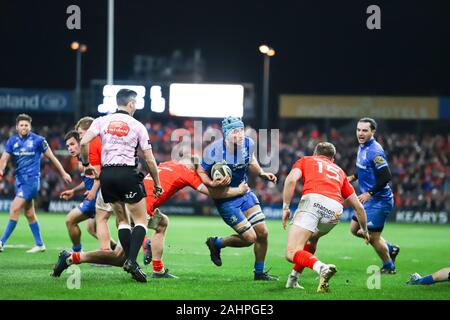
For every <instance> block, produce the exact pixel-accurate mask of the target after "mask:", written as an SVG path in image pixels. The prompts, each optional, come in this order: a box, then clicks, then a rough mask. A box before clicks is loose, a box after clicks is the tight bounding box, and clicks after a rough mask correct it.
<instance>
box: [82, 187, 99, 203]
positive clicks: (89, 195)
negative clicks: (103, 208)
mask: <svg viewBox="0 0 450 320" xmlns="http://www.w3.org/2000/svg"><path fill="white" fill-rule="evenodd" d="M96 194H97V192H94V191H93V190H92V189H91V190H87V191H86V192H85V193H84V198H85V199H86V200H89V201H91V200H94V199H95V195H96Z"/></svg>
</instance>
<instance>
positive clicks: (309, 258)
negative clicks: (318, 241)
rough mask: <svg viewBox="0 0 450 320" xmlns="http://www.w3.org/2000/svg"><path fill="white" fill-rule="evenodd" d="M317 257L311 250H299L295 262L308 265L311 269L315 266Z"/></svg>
mask: <svg viewBox="0 0 450 320" xmlns="http://www.w3.org/2000/svg"><path fill="white" fill-rule="evenodd" d="M317 260H319V259H317V258H316V257H315V256H314V255H313V254H312V253H311V252H308V251H305V250H298V251H297V252H296V253H295V255H294V262H295V264H296V265H299V266H302V267H308V268H310V269H312V268H313V266H314V263H316V262H317Z"/></svg>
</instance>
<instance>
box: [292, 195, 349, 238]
mask: <svg viewBox="0 0 450 320" xmlns="http://www.w3.org/2000/svg"><path fill="white" fill-rule="evenodd" d="M342 210H343V207H342V204H340V203H339V202H337V201H335V200H333V199H330V198H328V197H326V196H324V195H321V194H317V193H309V194H307V195H304V196H303V197H302V199H301V200H300V203H299V204H298V208H297V210H296V211H295V214H294V218H293V219H292V224H294V225H296V226H298V227H301V228H304V229H306V230H309V231H311V232H317V231H320V232H322V233H328V232H329V231H330V230H331V229H333V228H334V227H335V226H336V225H337V224H338V223H339V219H340V217H341V215H342Z"/></svg>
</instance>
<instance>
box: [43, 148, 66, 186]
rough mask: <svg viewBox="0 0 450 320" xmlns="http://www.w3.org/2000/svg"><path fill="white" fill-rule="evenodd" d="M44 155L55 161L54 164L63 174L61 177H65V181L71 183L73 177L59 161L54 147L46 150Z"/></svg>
mask: <svg viewBox="0 0 450 320" xmlns="http://www.w3.org/2000/svg"><path fill="white" fill-rule="evenodd" d="M44 156H46V157H47V158H48V159H50V161H51V162H52V163H53V165H54V166H55V167H56V169H57V170H58V171H59V174H60V175H61V177H62V178H63V180H64V182H66V183H70V182H72V178H71V177H70V174H68V173H67V172H66V170H64V168H63V166H62V164H61V162H59V160H58V159H57V158H56V157H55V155H54V154H53V152H52V149H50V148H48V149H47V150H46V151H45V152H44Z"/></svg>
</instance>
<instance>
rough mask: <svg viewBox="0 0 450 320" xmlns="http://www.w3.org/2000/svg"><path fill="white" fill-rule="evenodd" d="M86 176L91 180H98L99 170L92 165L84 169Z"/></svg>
mask: <svg viewBox="0 0 450 320" xmlns="http://www.w3.org/2000/svg"><path fill="white" fill-rule="evenodd" d="M84 175H85V176H86V177H88V178H91V179H98V173H97V170H95V168H94V167H93V166H92V165H88V166H87V167H84Z"/></svg>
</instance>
